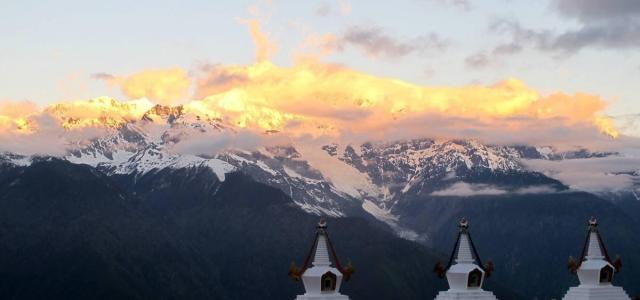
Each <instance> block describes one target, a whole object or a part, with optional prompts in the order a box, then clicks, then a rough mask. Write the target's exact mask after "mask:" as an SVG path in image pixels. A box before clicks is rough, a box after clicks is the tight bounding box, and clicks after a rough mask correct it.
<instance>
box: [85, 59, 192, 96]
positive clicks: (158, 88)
mask: <svg viewBox="0 0 640 300" xmlns="http://www.w3.org/2000/svg"><path fill="white" fill-rule="evenodd" d="M94 78H96V79H100V80H105V81H106V82H107V83H108V84H109V85H111V86H117V87H119V88H120V90H121V91H122V93H123V94H124V95H125V96H127V97H128V98H129V99H139V98H148V99H150V100H152V101H154V102H156V103H159V104H164V105H171V104H174V103H176V102H178V101H180V100H186V99H187V98H188V97H189V89H190V87H191V79H190V78H189V76H188V75H187V72H186V71H185V70H183V69H181V68H171V69H154V70H145V71H142V72H138V73H135V74H132V75H129V76H113V75H110V74H106V73H98V74H94Z"/></svg>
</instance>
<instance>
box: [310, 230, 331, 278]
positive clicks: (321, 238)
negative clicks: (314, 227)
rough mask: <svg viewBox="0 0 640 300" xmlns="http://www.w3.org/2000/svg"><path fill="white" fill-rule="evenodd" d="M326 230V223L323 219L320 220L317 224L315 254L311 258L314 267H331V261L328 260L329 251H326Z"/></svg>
mask: <svg viewBox="0 0 640 300" xmlns="http://www.w3.org/2000/svg"><path fill="white" fill-rule="evenodd" d="M326 229H327V222H326V221H325V220H324V219H321V220H320V223H318V237H317V243H316V253H315V256H314V258H313V265H314V266H331V260H330V259H329V250H327V238H326V234H327V233H326Z"/></svg>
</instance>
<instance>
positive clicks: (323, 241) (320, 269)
mask: <svg viewBox="0 0 640 300" xmlns="http://www.w3.org/2000/svg"><path fill="white" fill-rule="evenodd" d="M312 257H313V262H311V258H312ZM332 259H333V263H335V267H333V266H332ZM352 273H353V268H352V267H351V265H350V264H349V265H348V266H347V267H343V266H342V265H341V264H340V260H339V259H338V256H337V255H336V251H335V249H334V248H333V245H332V244H331V239H330V238H329V233H328V232H327V222H326V221H325V220H324V219H320V222H318V227H317V229H316V236H315V239H314V241H313V245H311V249H310V250H309V254H308V255H307V258H306V259H305V261H304V265H303V266H302V268H300V269H298V268H297V267H296V266H295V264H292V265H291V268H290V269H289V276H291V277H292V278H293V279H295V280H296V281H297V280H300V279H302V282H303V283H304V289H305V291H306V292H305V294H304V295H300V296H298V297H297V298H296V300H311V299H313V300H348V299H349V297H347V296H345V295H342V294H340V292H339V291H340V286H341V285H342V279H343V278H344V280H345V281H347V280H349V278H350V276H351V274H352Z"/></svg>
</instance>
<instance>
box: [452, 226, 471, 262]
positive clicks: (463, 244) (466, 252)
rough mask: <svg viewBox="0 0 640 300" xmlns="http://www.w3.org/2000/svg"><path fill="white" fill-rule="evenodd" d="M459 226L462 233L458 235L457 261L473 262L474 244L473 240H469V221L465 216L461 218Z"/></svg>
mask: <svg viewBox="0 0 640 300" xmlns="http://www.w3.org/2000/svg"><path fill="white" fill-rule="evenodd" d="M458 228H460V234H459V235H458V251H457V252H458V256H457V257H456V262H457V263H459V264H460V263H473V262H475V260H474V259H473V254H472V253H471V252H472V251H473V250H472V248H473V247H472V246H471V241H470V240H469V232H468V230H469V221H467V220H466V219H465V218H462V220H460V223H459V224H458Z"/></svg>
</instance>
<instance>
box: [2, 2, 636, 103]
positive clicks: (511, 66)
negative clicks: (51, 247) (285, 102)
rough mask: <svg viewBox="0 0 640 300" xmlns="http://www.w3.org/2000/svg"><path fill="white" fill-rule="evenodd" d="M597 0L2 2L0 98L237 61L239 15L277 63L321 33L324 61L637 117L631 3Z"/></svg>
mask: <svg viewBox="0 0 640 300" xmlns="http://www.w3.org/2000/svg"><path fill="white" fill-rule="evenodd" d="M604 2H606V3H608V4H607V5H602V4H598V3H603V1H597V0H596V1H593V0H592V1H584V0H550V1H518V0H486V1H473V0H405V1H403V0H400V1H394V2H393V3H389V2H382V1H355V0H349V1H348V0H343V1H277V0H273V1H272V2H264V1H263V2H260V1H258V2H254V1H199V0H197V1H188V2H186V3H185V2H184V1H117V0H116V1H101V2H93V1H68V0H63V1H47V2H43V1H4V2H3V4H2V9H0V35H1V36H2V37H3V38H2V43H0V99H9V100H29V101H33V102H35V103H37V104H40V105H46V104H48V103H52V102H56V101H61V100H72V99H81V98H91V97H96V96H102V95H109V96H114V97H116V98H123V97H122V95H121V94H120V93H119V91H118V89H114V88H113V87H109V86H108V85H105V84H104V82H101V81H99V80H96V79H95V78H94V77H92V75H94V74H99V73H108V74H118V75H126V74H131V73H134V72H137V71H139V70H144V69H150V68H171V67H181V68H184V69H193V68H196V67H197V66H198V65H199V64H203V63H208V64H216V63H224V64H248V63H251V62H252V61H253V60H254V51H255V50H254V46H253V43H252V40H251V37H250V36H249V34H248V33H247V28H246V25H245V24H243V21H242V20H243V19H258V20H259V21H260V22H261V25H262V30H263V31H265V32H268V33H269V35H270V38H271V39H272V40H273V42H274V43H275V44H276V45H277V52H276V53H275V55H273V56H272V57H271V60H272V61H273V62H274V63H276V64H278V65H280V66H288V65H291V64H292V63H293V61H294V57H295V55H296V53H295V52H296V51H297V49H298V48H299V45H300V44H301V43H303V41H304V40H305V38H307V37H308V36H309V35H318V36H320V35H323V34H327V33H331V34H333V35H336V36H341V35H342V36H344V37H346V39H347V42H345V45H344V46H343V49H342V50H340V51H333V53H331V54H329V55H326V56H325V57H323V60H324V61H327V62H335V63H340V64H344V65H347V66H349V67H350V68H353V69H355V70H359V71H362V72H365V73H369V74H375V75H378V76H384V77H392V78H398V79H402V80H405V81H408V82H412V83H416V84H423V85H436V86H464V85H468V84H493V83H495V82H498V81H500V80H503V79H506V78H512V77H514V78H518V79H520V80H522V81H524V82H526V83H527V84H528V85H529V86H531V87H533V88H535V89H537V90H539V91H541V92H543V93H544V92H552V91H564V92H567V93H573V92H578V91H580V92H585V93H590V94H596V95H599V96H601V97H602V98H603V99H605V100H607V101H609V102H611V105H609V106H608V107H607V110H606V113H607V114H611V115H619V114H627V113H640V99H638V97H637V95H638V93H639V92H640V84H638V82H639V80H640V55H639V52H638V49H639V48H640V32H639V31H640V25H639V23H638V15H639V14H640V4H638V3H639V2H638V1H634V0H616V1H604ZM593 11H597V12H593ZM624 19H629V20H628V21H626V23H625V21H622V20H624ZM627 23H628V24H627ZM500 24H501V25H500ZM518 31H520V32H518ZM529 31H530V32H529ZM536 34H537V35H539V36H536ZM572 34H573V36H572ZM599 34H600V35H601V36H598V35H599ZM563 35H566V36H564V37H563ZM617 35H621V36H617ZM367 38H369V39H370V40H369V42H376V39H378V41H379V42H386V43H387V45H382V46H378V49H374V48H375V47H374V45H371V44H367V40H366V39H367ZM634 38H635V40H634ZM563 39H564V40H563ZM580 39H582V40H580ZM501 46H503V47H502V48H501ZM500 49H502V50H500Z"/></svg>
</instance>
